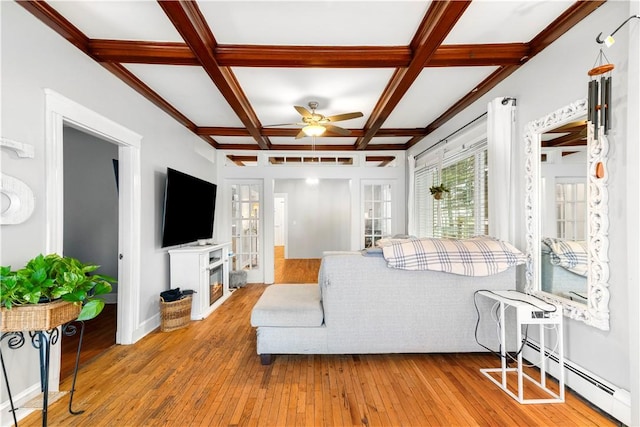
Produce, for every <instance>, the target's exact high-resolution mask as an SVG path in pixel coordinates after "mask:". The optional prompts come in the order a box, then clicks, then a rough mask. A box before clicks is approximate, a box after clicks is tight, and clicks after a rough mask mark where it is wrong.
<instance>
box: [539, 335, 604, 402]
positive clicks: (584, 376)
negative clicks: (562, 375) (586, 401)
mask: <svg viewBox="0 0 640 427" xmlns="http://www.w3.org/2000/svg"><path fill="white" fill-rule="evenodd" d="M527 346H528V347H531V348H532V349H534V350H535V351H537V352H538V354H539V352H540V346H538V345H537V344H535V343H532V342H529V341H527ZM544 355H545V357H547V358H548V359H549V360H553V361H554V362H556V363H559V359H558V356H556V355H555V354H554V353H551V352H550V351H549V350H546V349H545V351H544ZM530 363H531V362H530ZM564 367H565V369H566V370H567V371H569V372H573V373H574V374H576V375H578V376H579V377H580V378H582V379H584V380H585V381H588V382H590V383H591V384H593V385H594V386H596V387H598V388H599V389H601V390H604V391H605V392H607V393H609V394H610V395H611V396H613V394H614V392H615V391H616V390H615V389H613V388H611V387H610V386H608V385H607V384H603V383H602V382H601V381H599V380H598V379H596V378H594V377H592V376H591V375H589V374H587V373H586V372H584V371H582V370H580V369H578V368H576V367H575V366H573V364H571V362H569V361H567V360H565V361H564Z"/></svg>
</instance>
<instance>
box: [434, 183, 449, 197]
mask: <svg viewBox="0 0 640 427" xmlns="http://www.w3.org/2000/svg"><path fill="white" fill-rule="evenodd" d="M429 191H430V192H431V195H432V196H433V198H434V199H436V200H440V199H441V198H442V194H443V193H448V192H449V188H447V187H446V186H445V185H444V184H440V185H432V186H431V187H429Z"/></svg>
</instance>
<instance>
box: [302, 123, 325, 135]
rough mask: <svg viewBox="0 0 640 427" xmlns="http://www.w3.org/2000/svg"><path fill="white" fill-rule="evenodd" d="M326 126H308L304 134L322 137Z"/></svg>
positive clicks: (304, 129) (303, 129)
mask: <svg viewBox="0 0 640 427" xmlns="http://www.w3.org/2000/svg"><path fill="white" fill-rule="evenodd" d="M324 131H325V128H324V126H320V125H318V124H311V125H306V126H305V127H303V128H302V132H304V134H305V135H307V136H320V135H322V134H323V133H324Z"/></svg>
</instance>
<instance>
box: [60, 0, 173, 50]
mask: <svg viewBox="0 0 640 427" xmlns="http://www.w3.org/2000/svg"><path fill="white" fill-rule="evenodd" d="M49 4H50V5H51V6H53V7H54V8H55V9H56V10H57V11H58V12H60V13H61V14H62V15H64V16H65V18H67V19H68V20H69V21H71V22H72V23H73V25H75V26H76V27H77V28H78V29H79V30H80V31H82V32H83V33H84V34H85V35H86V36H87V37H89V38H97V39H113V40H148V41H168V42H182V41H183V40H182V37H180V34H179V33H178V31H176V29H175V27H174V26H173V25H172V24H171V21H169V18H167V15H165V13H164V12H163V11H162V8H161V7H159V6H158V3H157V2H155V1H117V0H111V1H104V0H102V1H86V0H85V1H53V2H49Z"/></svg>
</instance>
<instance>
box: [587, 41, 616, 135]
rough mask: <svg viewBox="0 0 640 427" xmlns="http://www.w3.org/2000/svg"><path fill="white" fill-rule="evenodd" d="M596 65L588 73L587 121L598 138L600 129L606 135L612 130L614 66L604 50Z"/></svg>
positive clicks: (599, 55)
mask: <svg viewBox="0 0 640 427" xmlns="http://www.w3.org/2000/svg"><path fill="white" fill-rule="evenodd" d="M594 65H595V66H594V68H592V69H591V70H589V72H588V73H587V74H588V75H589V77H590V80H589V97H588V100H589V101H588V111H587V120H588V121H590V122H591V123H592V124H593V129H594V137H595V138H597V137H598V129H599V128H600V127H602V130H603V132H604V134H605V135H608V134H609V129H611V71H612V70H613V68H614V65H613V64H611V63H609V60H608V59H607V57H606V56H605V54H604V52H602V49H600V53H599V54H598V58H597V59H596V64H594Z"/></svg>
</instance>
